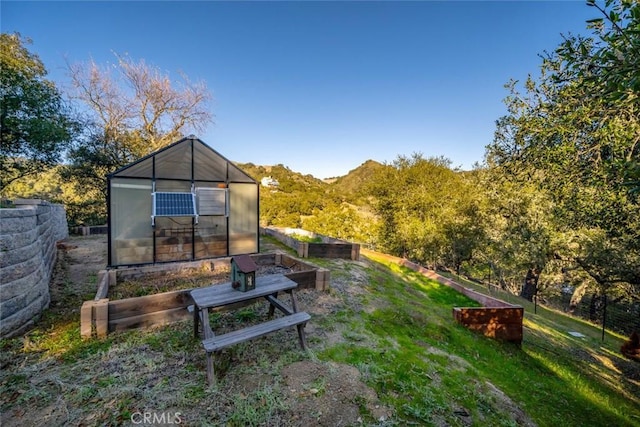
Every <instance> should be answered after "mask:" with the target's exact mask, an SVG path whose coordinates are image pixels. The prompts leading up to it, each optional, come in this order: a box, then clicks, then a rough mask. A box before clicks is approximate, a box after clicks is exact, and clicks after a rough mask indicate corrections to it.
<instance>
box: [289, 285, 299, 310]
mask: <svg viewBox="0 0 640 427" xmlns="http://www.w3.org/2000/svg"><path fill="white" fill-rule="evenodd" d="M289 295H291V308H293V312H294V313H297V312H298V304H297V303H296V295H295V292H294V291H293V289H291V290H290V291H289Z"/></svg>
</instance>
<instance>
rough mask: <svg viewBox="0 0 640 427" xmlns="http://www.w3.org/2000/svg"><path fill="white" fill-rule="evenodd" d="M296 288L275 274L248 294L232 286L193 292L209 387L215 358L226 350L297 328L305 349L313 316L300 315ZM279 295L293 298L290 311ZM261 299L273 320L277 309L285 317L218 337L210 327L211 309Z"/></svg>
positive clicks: (259, 279)
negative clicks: (306, 329)
mask: <svg viewBox="0 0 640 427" xmlns="http://www.w3.org/2000/svg"><path fill="white" fill-rule="evenodd" d="M297 286H298V284H297V283H296V282H294V281H293V280H291V279H289V278H287V277H286V276H284V275H282V274H273V275H269V276H259V277H257V278H256V281H255V289H252V290H249V291H246V292H241V291H238V290H237V289H234V288H233V286H232V283H231V282H228V283H223V284H220V285H213V286H207V287H205V288H198V289H194V290H192V291H191V297H192V298H193V302H194V307H193V332H194V336H196V337H198V336H199V335H200V330H202V338H203V340H202V346H203V347H204V350H205V352H206V355H207V382H208V383H209V385H211V384H212V383H213V382H214V380H215V375H214V366H213V362H214V359H213V356H214V354H215V353H216V352H218V351H220V350H222V349H223V348H225V347H229V346H231V345H234V344H238V343H241V342H243V341H247V340H250V339H253V338H258V337H261V336H264V335H267V334H269V333H271V332H275V331H277V330H280V329H284V328H289V327H292V326H296V327H297V329H298V339H299V342H300V346H301V347H302V349H306V339H305V335H304V326H305V324H306V323H307V322H308V321H309V320H310V319H311V316H309V314H308V313H306V312H298V307H297V303H296V298H295V289H296V288H297ZM280 292H286V293H288V294H289V295H290V299H291V307H289V306H287V305H286V304H284V303H283V302H282V301H281V300H279V299H278V294H279V293H280ZM260 298H265V299H266V300H267V301H268V302H269V314H268V316H269V318H272V317H273V315H274V313H275V309H278V310H279V311H280V312H282V313H283V316H282V317H278V318H275V319H272V320H268V321H265V322H262V323H259V324H257V325H253V326H248V327H245V328H242V329H238V330H235V331H232V332H228V333H225V334H222V335H215V333H214V332H213V330H212V329H211V324H210V323H209V312H210V310H211V309H214V308H216V307H223V306H228V305H232V304H236V303H240V302H245V301H250V300H258V299H260Z"/></svg>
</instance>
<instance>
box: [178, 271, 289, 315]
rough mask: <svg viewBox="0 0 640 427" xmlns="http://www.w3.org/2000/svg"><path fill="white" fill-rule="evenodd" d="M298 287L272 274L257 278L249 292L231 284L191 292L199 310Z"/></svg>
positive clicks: (286, 278)
mask: <svg viewBox="0 0 640 427" xmlns="http://www.w3.org/2000/svg"><path fill="white" fill-rule="evenodd" d="M297 286H298V284H297V283H296V282H294V281H293V280H291V279H289V278H288V277H286V276H285V275H283V274H271V275H268V276H258V277H256V287H255V289H252V290H250V291H247V292H242V291H239V290H237V289H234V288H233V287H232V286H231V282H227V283H222V284H220V285H213V286H207V287H206V288H198V289H194V290H192V291H191V297H192V298H193V302H195V303H196V305H197V306H198V307H199V308H210V307H219V306H223V305H229V304H233V303H236V302H240V301H246V300H250V299H254V298H260V297H264V296H267V295H271V294H275V293H276V292H281V291H288V290H290V289H294V288H296V287H297Z"/></svg>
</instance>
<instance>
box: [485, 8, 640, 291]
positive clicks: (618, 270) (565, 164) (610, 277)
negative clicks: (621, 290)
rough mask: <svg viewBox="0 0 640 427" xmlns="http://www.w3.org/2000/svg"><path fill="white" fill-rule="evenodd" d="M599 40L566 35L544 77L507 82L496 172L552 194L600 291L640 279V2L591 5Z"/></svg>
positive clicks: (567, 239) (492, 154)
mask: <svg viewBox="0 0 640 427" xmlns="http://www.w3.org/2000/svg"><path fill="white" fill-rule="evenodd" d="M588 4H590V5H591V6H593V7H594V8H596V10H597V11H598V12H599V14H600V15H601V16H599V17H597V18H594V19H592V20H590V21H589V22H588V26H589V28H590V29H591V31H592V36H591V37H584V36H567V37H565V39H564V41H563V42H562V43H561V45H560V46H559V47H558V48H557V49H556V50H555V51H553V52H550V53H549V52H548V53H546V54H545V55H544V56H543V61H542V65H541V73H540V76H539V77H538V78H537V79H534V78H532V77H529V78H528V79H527V80H526V82H525V83H524V85H523V88H522V89H521V88H520V87H519V86H518V83H517V82H515V81H512V82H511V83H509V84H508V86H507V87H508V89H509V91H510V94H509V96H508V97H507V98H506V104H507V107H508V114H507V115H506V116H505V117H502V118H501V119H500V120H498V122H497V130H496V137H495V140H494V142H493V144H491V145H490V146H489V147H488V149H487V163H488V166H489V167H490V168H492V169H493V171H494V173H495V174H498V175H503V176H508V177H509V178H510V179H513V180H514V181H516V182H518V183H520V184H521V185H525V183H526V184H527V185H532V184H533V185H535V186H536V188H537V191H539V192H541V193H542V194H544V195H545V197H547V198H548V200H549V202H550V205H549V206H548V209H549V210H548V215H549V218H550V222H552V224H553V229H554V232H555V233H557V235H556V237H557V240H561V241H563V242H564V244H563V245H560V246H556V247H555V248H553V253H550V254H548V255H549V256H550V257H553V258H558V259H564V260H566V261H567V262H571V263H572V264H573V266H570V267H569V266H566V265H565V267H564V268H565V271H571V270H572V269H573V268H579V269H581V270H582V271H584V272H586V273H587V274H588V275H589V277H590V278H591V279H592V280H593V281H595V282H596V283H597V284H598V285H599V287H600V289H601V291H604V290H607V289H612V288H614V287H617V285H618V284H625V283H626V284H632V285H639V284H640V219H639V218H640V215H638V212H640V206H639V205H638V191H637V188H638V187H637V175H636V174H637V168H638V160H639V159H640V145H639V141H640V98H639V97H638V95H640V72H639V70H640V36H639V35H640V5H639V4H638V3H637V2H632V1H618V2H615V1H612V0H608V1H606V2H605V5H604V7H601V6H600V5H598V4H596V3H595V2H594V1H590V2H588Z"/></svg>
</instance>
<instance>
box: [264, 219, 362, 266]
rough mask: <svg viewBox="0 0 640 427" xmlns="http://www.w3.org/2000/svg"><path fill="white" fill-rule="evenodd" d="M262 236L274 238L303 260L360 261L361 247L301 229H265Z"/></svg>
mask: <svg viewBox="0 0 640 427" xmlns="http://www.w3.org/2000/svg"><path fill="white" fill-rule="evenodd" d="M261 230H262V234H266V235H268V236H272V237H274V238H275V239H277V240H279V241H280V242H282V243H284V244H285V245H287V246H288V247H290V248H291V249H293V250H294V251H296V252H297V253H298V256H299V257H301V258H309V257H313V258H342V259H352V260H356V261H357V260H358V259H360V245H359V244H357V243H350V242H345V241H344V240H339V239H334V238H331V237H327V236H323V235H321V234H317V233H312V232H310V231H306V230H303V229H300V228H280V227H264V228H262V229H261Z"/></svg>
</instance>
